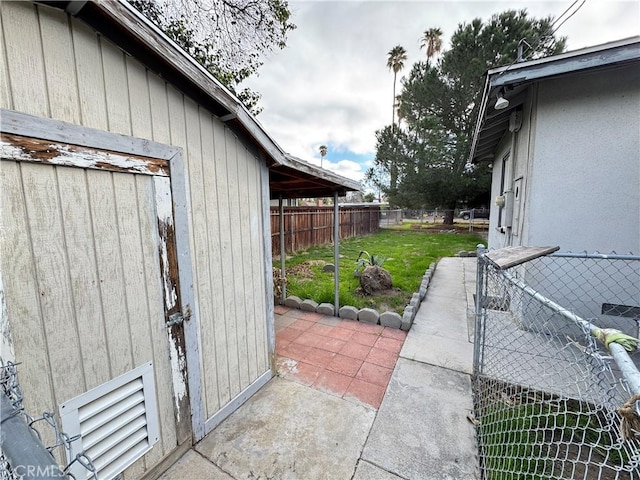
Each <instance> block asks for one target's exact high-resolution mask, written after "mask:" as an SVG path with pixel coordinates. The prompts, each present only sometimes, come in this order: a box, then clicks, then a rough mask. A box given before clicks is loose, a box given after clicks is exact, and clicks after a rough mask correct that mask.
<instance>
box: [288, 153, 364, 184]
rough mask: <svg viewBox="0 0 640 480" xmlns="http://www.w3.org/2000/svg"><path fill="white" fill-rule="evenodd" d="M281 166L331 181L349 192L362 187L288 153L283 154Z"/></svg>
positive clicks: (353, 181)
mask: <svg viewBox="0 0 640 480" xmlns="http://www.w3.org/2000/svg"><path fill="white" fill-rule="evenodd" d="M283 166H286V167H290V168H294V169H296V170H299V171H301V172H305V173H308V174H309V175H314V176H317V177H321V178H324V179H325V180H328V181H331V182H333V183H336V184H338V185H341V186H343V187H345V188H347V189H350V190H354V191H360V190H362V185H360V183H359V182H356V181H355V180H351V179H350V178H347V177H343V176H342V175H339V174H337V173H335V172H332V171H330V170H325V169H323V168H320V167H317V166H316V165H313V164H311V163H309V162H307V161H305V160H303V159H301V158H298V157H294V156H293V155H290V154H288V153H285V155H284V162H283Z"/></svg>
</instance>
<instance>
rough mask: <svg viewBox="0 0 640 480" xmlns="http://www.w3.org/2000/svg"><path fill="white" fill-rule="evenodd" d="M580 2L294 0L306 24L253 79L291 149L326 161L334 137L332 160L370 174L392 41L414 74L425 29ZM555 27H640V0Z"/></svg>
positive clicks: (266, 119) (588, 37)
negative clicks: (325, 150)
mask: <svg viewBox="0 0 640 480" xmlns="http://www.w3.org/2000/svg"><path fill="white" fill-rule="evenodd" d="M581 1H582V0H580V1H578V3H577V5H576V6H578V5H580V3H581ZM572 3H573V0H566V1H565V0H563V1H551V2H549V1H516V0H511V1H491V2H489V1H457V0H434V1H425V0H420V1H404V0H396V1H377V0H366V1H356V0H346V1H340V2H335V1H307V0H305V1H290V2H289V6H290V9H291V11H292V13H293V23H295V24H296V25H297V27H298V28H297V29H296V30H295V31H293V32H292V33H291V34H290V36H289V40H288V42H287V47H286V48H285V49H284V50H282V51H279V52H277V53H275V54H273V55H271V57H270V58H269V59H267V61H266V62H265V64H264V65H263V66H262V68H261V69H260V71H259V76H257V77H254V78H251V79H249V80H247V81H246V82H245V84H244V85H245V86H249V87H251V88H252V89H254V90H256V91H258V92H260V93H261V94H262V100H261V102H260V105H261V106H262V107H263V108H264V110H263V112H262V113H261V114H260V115H259V116H258V120H259V122H260V123H261V124H262V125H263V126H264V127H265V129H266V130H267V132H269V134H270V135H271V136H272V137H273V138H274V139H275V140H276V142H278V144H279V145H280V146H281V147H282V148H283V149H284V150H285V151H287V152H289V153H291V154H292V155H295V156H297V157H300V158H302V159H304V160H307V161H308V162H310V163H314V164H317V165H320V154H319V151H318V147H319V146H320V145H323V144H324V145H327V147H328V153H327V156H326V157H325V158H324V162H323V166H324V168H328V169H330V170H333V171H335V172H337V173H340V174H342V175H344V176H346V177H349V178H352V179H355V180H361V178H362V176H363V174H364V172H365V171H366V170H367V168H368V167H369V166H370V165H371V164H372V162H373V160H374V158H375V131H376V130H378V129H380V128H382V127H384V126H385V125H389V124H391V104H392V97H393V90H392V89H393V73H392V72H390V71H389V70H388V69H387V68H386V62H387V52H388V51H389V50H390V49H391V48H393V47H394V46H395V45H402V46H403V47H404V48H405V49H406V50H407V57H408V60H407V62H406V64H405V69H404V70H403V71H402V72H401V74H400V75H402V73H404V74H408V72H409V71H410V69H411V65H412V64H413V63H414V62H416V61H418V60H421V59H423V58H425V54H424V51H423V50H420V41H419V39H420V37H421V35H422V33H423V31H424V30H426V29H429V28H432V27H439V28H441V29H442V31H443V33H444V36H443V40H444V42H443V45H444V47H445V48H448V46H449V40H450V37H451V35H452V34H453V32H454V31H455V29H456V28H457V26H458V24H460V23H463V22H469V21H471V20H473V19H474V18H476V17H480V18H482V19H483V20H487V19H488V18H489V17H491V15H492V14H494V13H499V12H501V11H504V10H507V9H509V8H517V9H521V8H526V9H527V11H528V12H529V15H530V16H533V17H535V18H541V17H545V16H549V15H552V16H554V17H555V18H557V17H559V16H560V15H561V14H562V13H563V12H564V11H565V10H566V9H567V8H569V7H570V6H571V4H572ZM574 9H575V7H574ZM572 11H573V10H572ZM556 35H560V36H566V37H568V50H575V49H578V48H582V47H586V46H591V45H597V44H600V43H605V42H608V41H612V40H618V39H621V38H625V37H630V36H634V35H640V1H639V0H629V1H619V0H586V2H585V3H584V5H583V6H582V7H581V8H580V9H579V10H578V11H577V13H575V15H573V16H572V17H571V18H569V19H568V20H567V21H566V23H564V25H563V26H562V27H561V28H560V29H559V30H558V32H557V33H556ZM399 78H400V76H399ZM398 85H399V80H398Z"/></svg>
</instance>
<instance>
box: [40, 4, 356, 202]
mask: <svg viewBox="0 0 640 480" xmlns="http://www.w3.org/2000/svg"><path fill="white" fill-rule="evenodd" d="M37 3H42V4H45V5H48V6H51V7H54V8H60V9H64V10H66V11H67V12H68V13H69V14H72V15H74V16H76V17H77V18H79V19H80V20H82V21H83V22H85V23H87V24H88V25H89V26H91V27H92V28H93V29H95V30H96V31H99V32H101V33H103V34H104V35H105V36H106V37H107V38H109V39H110V40H111V41H114V42H115V43H116V44H118V45H119V46H120V48H122V49H123V50H125V51H127V52H128V53H129V54H131V55H133V56H134V57H136V58H144V59H145V63H146V64H147V66H148V67H150V69H151V70H155V71H156V72H157V73H159V74H161V75H162V76H163V77H164V78H165V79H167V80H168V81H169V82H171V83H172V84H174V85H175V86H176V87H177V88H180V89H184V91H185V93H187V94H189V95H193V96H194V100H195V101H202V102H203V103H202V104H203V106H204V107H205V108H209V109H210V110H211V111H212V113H213V114H214V115H216V116H217V117H218V118H219V119H220V120H221V121H222V122H223V123H226V124H227V125H229V126H230V127H231V128H232V129H234V130H236V133H239V134H243V135H244V134H248V136H249V137H250V141H251V142H252V143H253V144H254V145H255V146H256V147H257V148H258V150H259V151H260V152H261V153H260V155H261V156H262V158H263V159H264V160H265V161H266V164H267V166H268V167H269V168H277V167H286V168H287V169H288V170H289V174H290V176H292V177H297V178H298V180H299V181H300V182H303V184H304V185H303V186H299V187H298V188H299V189H300V188H302V189H308V190H312V191H314V192H316V194H317V195H316V196H329V195H333V193H334V192H336V191H338V192H342V195H344V194H346V192H347V191H357V190H361V187H360V185H359V184H358V183H357V182H354V181H353V180H350V179H348V178H345V177H342V176H340V175H337V174H335V173H333V172H329V171H328V170H324V169H320V168H317V167H315V166H313V165H311V164H309V163H307V162H305V161H303V160H301V159H298V158H296V157H293V156H291V155H288V154H286V153H285V152H284V150H283V149H282V148H281V147H280V146H279V145H278V144H277V143H276V141H275V140H274V139H273V138H272V137H271V136H270V135H269V134H268V133H267V131H266V130H265V129H264V128H263V127H262V125H260V123H259V122H258V120H257V119H256V118H255V117H254V116H253V115H252V114H251V113H250V112H249V111H248V109H247V108H246V107H245V106H244V105H243V104H242V102H240V100H238V99H237V97H235V95H234V94H233V93H231V92H230V91H229V89H227V88H226V87H225V86H224V85H222V83H220V81H218V80H217V79H216V78H215V77H214V76H213V75H212V74H211V73H210V72H209V71H207V70H206V69H205V68H204V67H203V66H202V65H200V64H199V63H198V62H196V60H195V59H193V57H191V56H190V55H189V54H188V53H187V52H185V51H184V50H183V49H182V48H181V47H180V46H179V45H177V44H176V43H175V42H174V41H173V40H171V39H170V38H169V37H167V36H166V35H165V34H164V32H162V31H161V30H160V29H159V28H158V27H157V26H156V25H154V24H153V22H151V21H150V20H149V19H148V18H146V17H145V16H144V15H143V14H142V13H140V12H139V11H138V10H136V9H135V8H134V7H133V6H131V5H130V4H128V3H127V2H126V1H124V0H116V1H103V0H90V1H80V0H76V1H66V2H55V1H47V0H43V1H39V2H37ZM276 188H277V187H276ZM290 198H295V197H294V196H291V197H290Z"/></svg>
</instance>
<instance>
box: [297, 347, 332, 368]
mask: <svg viewBox="0 0 640 480" xmlns="http://www.w3.org/2000/svg"><path fill="white" fill-rule="evenodd" d="M335 356H336V354H335V353H333V352H329V351H327V350H320V349H319V348H311V349H310V350H309V353H307V355H306V356H305V357H304V358H303V359H302V360H303V361H304V362H306V363H310V364H311V365H318V366H321V367H326V366H327V365H328V364H329V363H330V362H331V360H333V357H335Z"/></svg>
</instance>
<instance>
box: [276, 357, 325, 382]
mask: <svg viewBox="0 0 640 480" xmlns="http://www.w3.org/2000/svg"><path fill="white" fill-rule="evenodd" d="M322 371H324V368H322V367H319V366H317V365H311V364H310V363H304V362H298V363H297V365H296V366H295V367H293V368H291V370H290V371H289V372H288V373H286V374H285V378H287V379H289V380H295V381H296V382H298V383H301V384H303V385H307V386H311V385H312V384H313V382H315V381H316V379H317V378H318V375H320V373H321V372H322Z"/></svg>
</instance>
